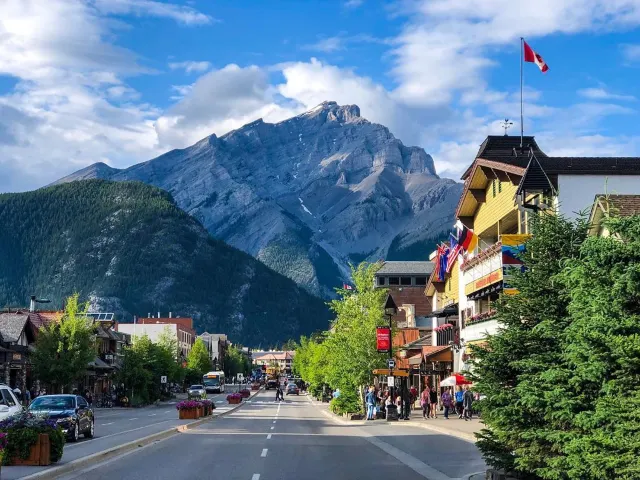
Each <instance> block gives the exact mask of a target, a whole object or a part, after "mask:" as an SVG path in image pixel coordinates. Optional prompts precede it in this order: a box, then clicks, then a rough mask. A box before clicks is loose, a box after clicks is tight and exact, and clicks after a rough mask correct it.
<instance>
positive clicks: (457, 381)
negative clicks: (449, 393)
mask: <svg viewBox="0 0 640 480" xmlns="http://www.w3.org/2000/svg"><path fill="white" fill-rule="evenodd" d="M469 384H471V382H470V381H469V380H467V379H466V378H464V376H462V375H460V374H459V373H455V374H453V375H451V376H450V377H447V378H445V379H444V380H442V381H441V382H440V386H441V387H455V386H456V385H469Z"/></svg>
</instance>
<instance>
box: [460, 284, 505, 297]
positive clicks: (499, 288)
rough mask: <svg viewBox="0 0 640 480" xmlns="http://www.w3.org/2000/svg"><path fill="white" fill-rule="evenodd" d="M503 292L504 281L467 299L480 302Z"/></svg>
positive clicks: (478, 291) (476, 292) (472, 294)
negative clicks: (481, 299) (479, 300)
mask: <svg viewBox="0 0 640 480" xmlns="http://www.w3.org/2000/svg"><path fill="white" fill-rule="evenodd" d="M501 291H502V281H500V282H498V283H494V284H493V285H489V286H488V287H485V288H483V289H481V290H477V291H475V292H473V293H471V294H469V295H467V298H468V299H469V300H478V299H480V298H485V297H488V296H489V295H492V294H496V293H500V292H501Z"/></svg>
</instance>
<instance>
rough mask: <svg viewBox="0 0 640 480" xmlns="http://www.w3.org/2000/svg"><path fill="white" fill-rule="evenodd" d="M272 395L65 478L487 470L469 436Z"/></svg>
mask: <svg viewBox="0 0 640 480" xmlns="http://www.w3.org/2000/svg"><path fill="white" fill-rule="evenodd" d="M273 398H274V394H273V393H272V392H266V393H265V392H263V393H260V394H259V395H257V396H256V397H254V398H253V399H252V400H251V402H250V403H247V404H246V405H245V406H243V407H242V408H240V409H239V410H236V411H235V412H234V413H232V414H230V415H228V416H226V417H222V418H219V419H216V420H213V421H211V422H207V423H205V424H203V425H201V426H200V427H198V428H196V429H193V430H189V431H187V432H184V433H181V434H178V435H176V436H174V437H171V438H169V439H166V440H163V441H160V442H157V443H154V444H151V445H149V446H147V447H143V448H140V449H138V450H135V451H134V452H131V453H128V454H125V455H122V456H120V457H118V458H115V459H112V460H110V461H108V462H104V463H102V464H98V465H95V466H92V467H89V468H87V469H85V470H83V471H80V472H75V473H74V474H73V475H69V476H66V477H64V478H65V479H68V480H71V479H81V478H91V479H92V480H113V479H114V478H117V479H122V480H146V479H148V480H165V479H166V480H169V479H171V480H173V479H176V478H220V479H225V480H284V479H286V480H289V479H290V480H306V479H309V480H316V479H321V478H327V479H332V480H338V479H340V480H342V479H344V480H347V479H348V480H352V479H363V478H402V479H403V480H413V479H423V478H429V479H431V480H449V479H451V478H462V477H464V476H465V475H468V474H471V473H475V472H479V471H481V470H482V469H483V468H484V463H483V461H482V459H481V457H480V454H479V452H478V450H477V449H476V447H475V445H473V444H472V443H470V442H466V441H464V440H460V439H456V438H454V437H448V436H446V435H441V434H437V433H432V432H429V431H428V430H425V429H422V428H419V427H410V426H403V425H401V424H400V425H398V424H394V425H390V424H387V423H386V422H383V421H375V422H342V423H337V422H336V421H335V420H333V419H331V418H329V417H328V416H327V415H325V413H324V412H323V411H321V409H320V408H318V407H317V406H315V405H312V404H311V402H310V400H309V399H308V398H307V397H306V396H304V395H301V396H299V397H296V396H293V397H292V396H288V397H285V402H283V403H280V404H278V403H275V402H274V400H273ZM3 473H4V472H3Z"/></svg>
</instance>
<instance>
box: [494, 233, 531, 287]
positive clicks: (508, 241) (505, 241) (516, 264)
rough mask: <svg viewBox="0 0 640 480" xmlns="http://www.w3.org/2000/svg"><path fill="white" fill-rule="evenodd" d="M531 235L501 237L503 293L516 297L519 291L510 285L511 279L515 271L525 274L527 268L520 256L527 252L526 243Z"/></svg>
mask: <svg viewBox="0 0 640 480" xmlns="http://www.w3.org/2000/svg"><path fill="white" fill-rule="evenodd" d="M530 236H531V235H501V241H502V276H503V278H504V283H503V290H502V291H503V292H504V293H506V294H507V295H515V294H516V293H518V290H516V289H515V288H513V287H512V286H511V285H509V278H510V277H511V276H512V275H513V273H514V272H515V271H520V272H523V271H524V269H525V267H524V263H523V261H522V260H521V258H520V256H521V255H522V254H523V253H524V252H525V242H526V241H527V240H528V239H529V237H530Z"/></svg>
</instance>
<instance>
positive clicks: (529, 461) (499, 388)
mask: <svg viewBox="0 0 640 480" xmlns="http://www.w3.org/2000/svg"><path fill="white" fill-rule="evenodd" d="M586 230H587V229H586V222H584V221H583V220H578V221H577V222H575V223H572V222H569V221H567V220H566V219H564V218H562V217H560V216H555V215H540V216H537V217H535V218H534V219H533V222H532V233H533V236H532V238H531V239H530V240H529V241H527V242H526V252H525V253H524V254H523V255H522V259H523V261H524V264H525V266H526V267H527V269H526V271H525V272H524V273H522V274H518V275H515V278H514V279H513V282H512V283H513V284H514V286H515V287H516V288H517V289H518V290H519V294H518V295H511V296H509V295H504V296H502V298H501V300H500V301H499V302H498V304H497V317H496V318H497V320H498V321H499V322H500V324H501V325H502V327H501V329H500V330H499V332H498V334H496V335H493V336H490V337H488V339H487V345H486V347H485V348H473V347H472V350H473V351H474V352H475V354H476V357H477V362H476V365H475V367H474V369H473V379H474V381H475V382H476V389H477V390H478V391H479V392H481V393H483V394H484V395H486V399H484V400H482V401H481V402H480V403H479V406H480V409H481V412H482V418H483V422H484V424H485V426H486V428H484V429H483V430H482V431H481V432H480V434H479V435H478V438H479V440H478V442H477V445H478V447H479V448H480V450H481V451H482V452H483V454H484V456H485V460H486V461H487V463H488V464H490V465H493V466H495V467H498V468H504V469H506V470H509V471H517V472H520V473H524V474H527V475H532V474H535V475H537V476H540V477H544V478H566V477H565V476H564V475H566V474H565V472H564V470H563V469H558V465H559V464H560V463H562V462H559V458H560V457H561V456H562V454H561V453H560V452H561V450H562V449H561V447H560V444H562V443H563V442H564V441H565V439H566V438H567V437H566V434H565V433H564V430H565V428H566V427H567V422H568V419H567V418H566V416H565V415H561V414H559V412H558V405H559V404H561V403H563V402H566V401H568V402H571V401H573V399H571V398H569V397H567V395H566V387H567V385H566V383H565V381H566V379H567V378H566V375H565V374H562V375H561V374H559V373H558V372H559V371H565V370H566V359H565V358H564V357H563V346H564V345H563V342H564V336H565V335H566V330H567V327H568V326H569V325H570V323H571V319H570V318H569V314H568V309H569V303H570V300H571V296H570V290H569V288H568V286H567V285H566V282H565V281H564V279H563V277H562V271H563V268H564V266H565V265H566V264H567V262H570V261H574V260H575V259H577V258H578V257H579V255H580V249H581V245H582V243H583V242H584V239H585V237H586Z"/></svg>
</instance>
